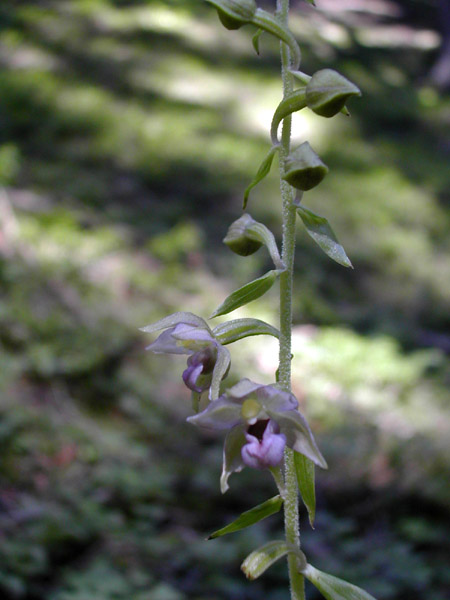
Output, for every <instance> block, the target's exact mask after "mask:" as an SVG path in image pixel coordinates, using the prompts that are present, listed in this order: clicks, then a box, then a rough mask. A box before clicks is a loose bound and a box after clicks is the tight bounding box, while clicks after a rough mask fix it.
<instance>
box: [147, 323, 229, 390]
mask: <svg viewBox="0 0 450 600" xmlns="http://www.w3.org/2000/svg"><path fill="white" fill-rule="evenodd" d="M161 329H165V331H163V332H162V333H161V334H160V335H159V336H158V338H157V339H156V340H155V341H154V342H153V343H152V344H150V345H149V346H147V348H146V349H147V350H150V352H154V353H155V354H188V355H189V358H188V361H187V368H186V369H185V370H184V372H183V375H182V377H183V381H184V383H185V384H186V385H187V387H188V388H189V389H191V390H192V391H193V392H196V393H201V392H203V391H205V390H207V389H208V388H209V397H210V399H211V400H215V399H216V398H217V397H218V395H219V388H220V382H221V381H222V379H223V378H224V377H225V376H226V374H227V372H228V369H229V367H230V353H229V352H228V350H227V349H226V348H225V347H224V346H223V345H222V344H220V343H219V342H218V341H217V340H216V338H215V337H214V334H213V333H212V331H211V329H210V328H209V326H208V324H207V323H206V321H204V320H203V319H201V318H200V317H198V316H197V315H194V314H193V313H189V312H177V313H174V314H172V315H169V316H168V317H165V318H164V319H161V320H159V321H157V322H156V323H153V324H152V325H148V326H147V327H142V329H141V331H144V332H146V333H154V332H155V331H160V330H161Z"/></svg>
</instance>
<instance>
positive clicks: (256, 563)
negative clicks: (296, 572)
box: [241, 540, 288, 579]
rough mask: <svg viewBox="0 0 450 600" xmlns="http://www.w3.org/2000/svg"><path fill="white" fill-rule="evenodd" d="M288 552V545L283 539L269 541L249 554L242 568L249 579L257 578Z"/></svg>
mask: <svg viewBox="0 0 450 600" xmlns="http://www.w3.org/2000/svg"><path fill="white" fill-rule="evenodd" d="M287 553H288V547H287V544H286V542H284V541H283V540H274V541H273V542H268V543H267V544H264V546H261V548H258V549H257V550H254V551H253V552H252V553H251V554H249V555H248V556H247V558H246V559H245V560H244V562H243V563H242V565H241V569H242V571H243V572H244V573H245V576H246V577H247V579H256V578H257V577H259V576H260V575H262V574H263V573H264V571H266V570H267V569H268V568H269V567H270V566H272V565H273V563H274V562H276V561H277V560H278V559H280V558H282V557H283V556H285V555H286V554H287Z"/></svg>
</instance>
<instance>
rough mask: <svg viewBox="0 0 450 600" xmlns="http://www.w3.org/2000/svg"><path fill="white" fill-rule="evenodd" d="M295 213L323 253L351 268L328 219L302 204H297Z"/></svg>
mask: <svg viewBox="0 0 450 600" xmlns="http://www.w3.org/2000/svg"><path fill="white" fill-rule="evenodd" d="M297 213H298V215H299V217H300V218H301V220H302V221H303V225H304V226H305V227H306V231H307V232H308V233H309V235H310V236H311V237H312V239H313V240H314V241H315V242H316V244H318V245H319V246H320V248H321V249H322V250H323V251H324V252H325V254H326V255H327V256H329V257H330V258H331V259H333V260H334V261H336V262H337V263H339V264H340V265H342V266H343V267H350V268H351V269H353V265H352V263H351V262H350V259H349V257H348V256H347V254H346V252H345V250H344V248H343V246H342V245H341V244H340V243H339V241H338V239H337V237H336V235H335V233H334V231H333V230H332V228H331V225H330V224H329V222H328V219H325V217H320V216H319V215H316V214H315V213H313V212H312V211H311V210H308V209H307V208H304V207H303V206H297Z"/></svg>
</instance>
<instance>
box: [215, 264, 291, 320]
mask: <svg viewBox="0 0 450 600" xmlns="http://www.w3.org/2000/svg"><path fill="white" fill-rule="evenodd" d="M279 274H280V271H279V270H273V271H268V272H267V273H266V274H265V275H263V276H262V277H258V279H254V280H253V281H250V283H246V284H245V285H243V286H242V287H240V288H239V289H238V290H236V291H235V292H233V293H232V294H230V295H229V296H228V297H227V298H225V300H224V301H223V302H222V304H221V305H220V306H219V307H218V308H217V309H216V310H215V311H214V312H213V314H212V315H211V317H210V319H213V318H214V317H218V316H220V315H226V314H227V313H229V312H232V311H233V310H236V308H239V307H240V306H244V305H245V304H248V303H249V302H251V301H252V300H256V299H257V298H260V297H261V296H262V295H263V294H265V293H266V292H267V291H268V290H270V288H271V287H272V286H273V284H274V283H275V280H276V278H277V277H278V275H279Z"/></svg>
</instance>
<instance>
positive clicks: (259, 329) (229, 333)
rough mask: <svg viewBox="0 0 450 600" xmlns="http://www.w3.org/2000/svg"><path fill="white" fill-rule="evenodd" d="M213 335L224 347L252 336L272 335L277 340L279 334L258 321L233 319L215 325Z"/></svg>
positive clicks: (273, 328)
mask: <svg viewBox="0 0 450 600" xmlns="http://www.w3.org/2000/svg"><path fill="white" fill-rule="evenodd" d="M213 335H214V337H215V338H216V340H217V341H218V342H220V343H221V344H223V345H224V346H225V345H226V344H231V343H232V342H237V341H238V340H242V339H243V338H246V337H250V336H252V335H273V337H276V338H279V337H280V332H279V331H278V329H276V328H275V327H272V325H269V323H265V322H264V321H260V320H259V319H234V320H232V321H227V322H226V323H221V324H220V325H217V327H215V328H214V329H213Z"/></svg>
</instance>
